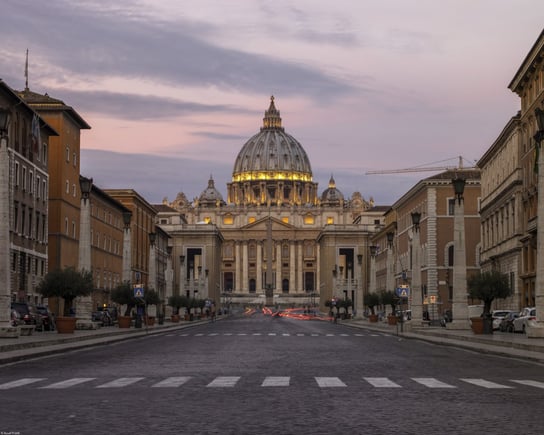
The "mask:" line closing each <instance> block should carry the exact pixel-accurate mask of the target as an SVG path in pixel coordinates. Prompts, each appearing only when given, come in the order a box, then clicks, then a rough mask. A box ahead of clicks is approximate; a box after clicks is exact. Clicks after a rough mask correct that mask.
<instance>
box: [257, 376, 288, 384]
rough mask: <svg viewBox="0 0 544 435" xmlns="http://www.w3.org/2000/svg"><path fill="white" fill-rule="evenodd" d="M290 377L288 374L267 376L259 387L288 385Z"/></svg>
mask: <svg viewBox="0 0 544 435" xmlns="http://www.w3.org/2000/svg"><path fill="white" fill-rule="evenodd" d="M290 379H291V378H290V377H289V376H267V377H266V378H265V380H264V381H263V383H262V384H261V387H288V386H289V380H290Z"/></svg>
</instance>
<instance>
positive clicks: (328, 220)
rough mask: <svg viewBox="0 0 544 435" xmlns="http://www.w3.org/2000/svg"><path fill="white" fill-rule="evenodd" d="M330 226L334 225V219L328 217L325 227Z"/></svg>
mask: <svg viewBox="0 0 544 435" xmlns="http://www.w3.org/2000/svg"><path fill="white" fill-rule="evenodd" d="M332 224H334V218H333V217H331V216H329V217H328V218H327V225H332Z"/></svg>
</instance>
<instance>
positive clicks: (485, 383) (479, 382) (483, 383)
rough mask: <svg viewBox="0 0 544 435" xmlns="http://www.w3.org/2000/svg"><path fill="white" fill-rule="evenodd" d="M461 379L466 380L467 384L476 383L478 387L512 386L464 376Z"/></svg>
mask: <svg viewBox="0 0 544 435" xmlns="http://www.w3.org/2000/svg"><path fill="white" fill-rule="evenodd" d="M461 380H462V381H463V382H468V383H469V384H473V385H477V386H478V387H484V388H512V387H509V386H508V385H502V384H497V383H495V382H491V381H486V380H485V379H474V378H470V379H468V378H466V379H461Z"/></svg>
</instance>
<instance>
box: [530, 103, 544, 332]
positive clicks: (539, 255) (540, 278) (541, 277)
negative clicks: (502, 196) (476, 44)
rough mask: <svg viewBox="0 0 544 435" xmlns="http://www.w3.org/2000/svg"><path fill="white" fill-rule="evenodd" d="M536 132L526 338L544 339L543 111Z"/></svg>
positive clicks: (540, 113)
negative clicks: (531, 309) (531, 307)
mask: <svg viewBox="0 0 544 435" xmlns="http://www.w3.org/2000/svg"><path fill="white" fill-rule="evenodd" d="M535 120H536V124H537V132H536V133H535V135H534V136H533V139H534V140H535V148H536V150H537V153H538V154H537V156H538V157H537V159H538V161H537V165H538V166H537V168H538V210H537V234H536V237H537V239H536V241H537V244H536V283H535V307H536V326H529V328H527V330H526V332H527V337H531V338H539V337H544V156H543V154H544V153H543V152H542V147H541V145H542V142H543V141H544V110H542V109H540V108H537V109H536V110H535Z"/></svg>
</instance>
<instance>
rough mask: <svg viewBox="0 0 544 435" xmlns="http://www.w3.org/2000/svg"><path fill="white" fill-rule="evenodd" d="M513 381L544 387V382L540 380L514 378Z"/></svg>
mask: <svg viewBox="0 0 544 435" xmlns="http://www.w3.org/2000/svg"><path fill="white" fill-rule="evenodd" d="M512 382H515V383H517V384H521V385H529V386H530V387H536V388H544V382H539V381H531V380H526V379H512Z"/></svg>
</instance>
